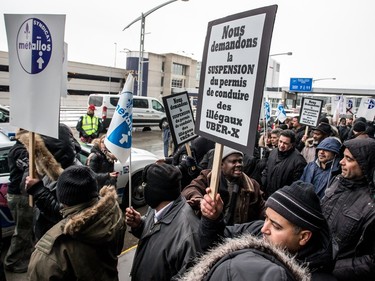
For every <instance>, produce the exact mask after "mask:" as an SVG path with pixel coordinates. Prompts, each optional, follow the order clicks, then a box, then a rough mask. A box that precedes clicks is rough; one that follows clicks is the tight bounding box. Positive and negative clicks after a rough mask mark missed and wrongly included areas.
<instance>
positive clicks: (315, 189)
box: [4, 117, 375, 281]
mask: <svg viewBox="0 0 375 281" xmlns="http://www.w3.org/2000/svg"><path fill="white" fill-rule="evenodd" d="M347 121H349V122H347ZM348 123H350V125H349V124H348ZM374 131H375V130H374V126H373V124H372V123H371V122H368V121H367V120H366V119H363V118H357V119H355V120H354V121H353V123H351V120H350V119H349V120H347V119H346V118H342V119H341V120H340V122H339V124H338V125H337V126H336V125H333V124H330V123H329V120H328V119H327V118H322V119H320V120H319V124H318V125H317V126H316V127H313V128H306V127H305V126H303V125H302V124H300V123H299V120H298V117H294V118H291V119H290V120H289V119H287V120H286V121H285V122H284V123H283V124H278V125H277V126H276V128H273V129H269V130H268V129H266V130H263V132H257V133H256V134H255V135H254V137H255V138H256V146H255V148H254V153H253V154H252V155H249V154H247V153H246V151H244V152H242V151H238V150H236V149H233V148H230V147H226V146H224V148H223V153H222V157H221V159H219V160H220V163H219V164H220V169H219V171H218V175H213V174H212V170H211V168H212V165H213V162H214V159H213V158H214V154H215V149H214V146H215V143H214V142H212V141H210V140H208V139H206V138H203V137H198V138H196V139H195V140H193V141H192V142H191V143H190V146H189V149H187V147H186V146H182V147H180V148H178V149H176V151H175V152H174V154H173V155H169V156H170V157H165V158H164V159H160V160H159V161H157V162H156V163H154V164H151V165H149V166H147V167H145V169H144V171H143V175H142V179H143V182H144V184H143V186H144V195H145V201H146V203H147V205H148V206H149V208H148V211H147V212H146V213H145V214H144V215H141V214H140V213H139V212H138V211H137V210H135V209H133V208H132V207H128V208H127V209H126V211H125V213H123V212H122V211H121V209H120V208H119V206H118V203H117V201H116V192H115V189H114V185H115V184H116V174H115V173H113V163H114V161H116V158H115V157H114V156H113V155H112V154H111V153H110V151H108V150H107V149H106V147H105V145H104V142H103V139H104V137H101V138H98V139H96V140H94V141H93V150H92V153H91V155H90V157H89V159H88V161H87V163H84V164H82V163H80V162H79V161H77V157H76V154H77V150H78V149H79V148H78V147H79V146H77V143H76V140H75V139H74V137H73V136H72V134H71V131H70V129H69V128H68V127H66V126H63V125H61V126H60V129H59V139H52V138H49V137H45V136H39V135H37V137H36V148H35V150H36V159H35V162H36V166H37V167H36V168H37V171H36V173H37V175H34V176H32V175H29V171H28V165H27V162H28V151H27V150H28V147H29V144H28V138H27V137H26V136H27V134H25V133H26V132H23V131H22V130H20V132H19V133H18V134H17V143H16V145H15V146H14V148H13V149H12V150H11V151H12V153H11V154H10V156H9V164H10V167H11V177H10V181H11V185H10V186H11V189H10V193H9V194H10V195H9V202H10V207H11V210H12V213H14V215H15V219H16V229H17V231H16V232H15V234H14V235H13V237H12V243H11V245H12V246H11V247H10V248H9V250H8V253H7V254H6V256H5V260H4V266H5V269H6V270H9V271H13V272H25V271H26V270H27V271H28V278H29V280H118V272H117V259H118V255H119V254H120V252H121V249H122V247H123V242H124V236H125V230H126V225H127V226H128V227H130V233H131V234H130V235H134V236H135V237H136V238H138V239H139V241H138V246H137V250H136V253H135V256H134V260H133V266H132V269H131V278H132V280H250V279H251V280H338V281H344V280H373V277H374V276H375V239H374V237H375V208H374V203H375V139H374ZM188 151H189V153H188ZM85 164H86V165H85ZM214 178H215V179H217V181H218V189H217V190H218V192H217V194H216V195H215V196H214V197H211V195H210V194H211V192H212V190H211V181H212V180H213V179H214ZM27 194H30V195H33V198H34V203H35V207H34V220H33V218H32V217H30V216H20V214H23V213H24V212H28V211H30V207H28V206H27V204H26V198H27V197H26V196H27ZM17 202H19V203H17ZM17 213H18V216H17ZM30 213H32V212H30ZM31 253H32V254H31Z"/></svg>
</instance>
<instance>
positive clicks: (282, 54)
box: [270, 52, 293, 57]
mask: <svg viewBox="0 0 375 281" xmlns="http://www.w3.org/2000/svg"><path fill="white" fill-rule="evenodd" d="M291 55H293V53H292V52H286V53H278V54H272V55H270V57H275V56H291Z"/></svg>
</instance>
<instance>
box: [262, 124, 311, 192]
mask: <svg viewBox="0 0 375 281" xmlns="http://www.w3.org/2000/svg"><path fill="white" fill-rule="evenodd" d="M295 143H296V137H295V134H294V132H293V131H291V130H284V131H282V132H281V133H280V137H279V145H278V148H277V149H273V150H272V151H271V153H270V155H269V157H268V160H267V165H266V168H265V169H264V170H263V172H262V187H263V191H264V192H265V195H266V198H267V197H268V196H271V195H272V194H273V193H274V192H275V191H277V190H278V189H280V188H282V187H283V186H284V185H290V184H292V183H293V182H294V181H297V180H299V179H300V178H301V176H302V173H303V170H304V168H305V166H306V160H305V158H303V156H302V154H301V153H300V152H299V151H298V150H297V149H296V148H295Z"/></svg>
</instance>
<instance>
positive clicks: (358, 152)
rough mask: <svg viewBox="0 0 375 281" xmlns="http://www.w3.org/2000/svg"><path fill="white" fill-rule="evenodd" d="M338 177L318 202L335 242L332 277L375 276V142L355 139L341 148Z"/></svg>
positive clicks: (363, 278) (372, 277)
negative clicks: (341, 156)
mask: <svg viewBox="0 0 375 281" xmlns="http://www.w3.org/2000/svg"><path fill="white" fill-rule="evenodd" d="M343 146H344V148H345V150H344V157H343V159H342V160H341V161H340V165H341V170H342V172H341V175H338V176H337V177H336V178H335V179H334V180H333V182H332V183H331V184H330V186H329V187H328V188H327V189H326V192H325V196H324V197H323V199H322V209H323V214H324V216H325V217H326V219H327V221H328V224H329V226H330V229H331V232H332V235H333V237H334V238H335V239H336V241H337V242H338V246H339V252H338V259H337V262H336V266H335V269H334V271H333V273H334V275H335V276H336V277H337V279H338V280H340V281H346V280H348V281H349V280H361V281H367V280H374V276H375V238H374V237H375V200H374V188H375V187H374V180H375V179H374V173H375V140H374V139H371V138H355V139H352V140H348V141H346V142H344V144H343Z"/></svg>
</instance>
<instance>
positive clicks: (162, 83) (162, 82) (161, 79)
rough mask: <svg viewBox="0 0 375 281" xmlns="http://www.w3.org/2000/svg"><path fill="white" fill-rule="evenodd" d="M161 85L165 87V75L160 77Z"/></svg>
mask: <svg viewBox="0 0 375 281" xmlns="http://www.w3.org/2000/svg"><path fill="white" fill-rule="evenodd" d="M160 87H164V76H162V77H161V78H160Z"/></svg>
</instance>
